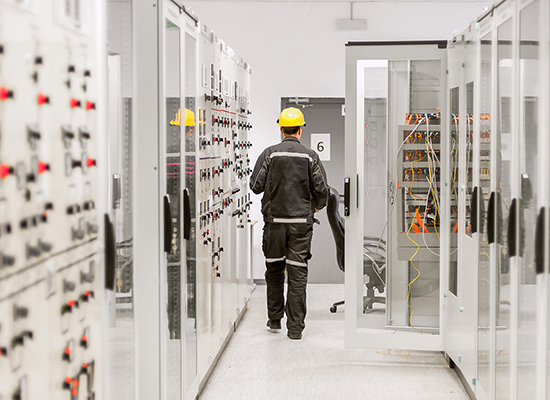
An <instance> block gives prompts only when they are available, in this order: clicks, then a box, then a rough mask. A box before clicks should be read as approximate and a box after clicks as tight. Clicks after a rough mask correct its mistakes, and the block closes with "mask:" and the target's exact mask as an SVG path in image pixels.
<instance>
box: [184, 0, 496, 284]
mask: <svg viewBox="0 0 550 400" xmlns="http://www.w3.org/2000/svg"><path fill="white" fill-rule="evenodd" d="M491 4H492V2H441V3H438V2H355V3H354V9H353V16H354V19H367V20H368V31H362V32H357V31H356V32H353V31H349V32H343V31H338V30H337V29H336V20H338V19H347V18H349V17H350V3H343V2H250V1H241V2H211V1H190V2H186V3H185V5H186V7H188V8H191V9H193V10H194V12H195V14H196V15H197V16H198V17H199V19H200V21H201V22H202V23H204V24H206V25H207V26H208V27H209V28H210V29H212V30H213V31H214V32H215V33H216V34H217V35H218V36H219V37H220V38H221V39H222V40H223V41H225V42H226V43H228V44H229V46H231V47H232V48H233V49H234V50H235V52H236V53H237V54H238V55H239V56H240V57H242V58H244V59H245V60H246V62H248V63H249V64H250V65H251V66H252V80H251V82H252V83H251V86H252V87H251V105H252V107H251V109H252V111H253V115H252V124H253V127H254V129H253V130H252V131H251V132H252V133H251V134H250V140H251V141H252V142H253V144H254V146H253V147H252V149H251V152H250V157H251V159H252V162H254V163H255V162H256V159H257V158H258V156H259V154H260V153H261V152H262V151H263V149H264V148H265V147H267V146H268V145H271V144H274V143H277V142H278V141H279V140H280V133H279V130H278V127H277V125H276V124H275V121H276V120H277V118H278V116H279V112H280V104H281V97H293V96H301V97H344V96H345V93H344V91H345V86H344V78H345V77H344V70H345V65H344V64H345V57H344V54H345V50H344V45H345V43H347V42H348V41H383V40H446V39H448V38H450V37H451V36H452V34H453V32H455V31H462V30H463V29H464V28H466V26H467V25H468V24H469V23H470V21H472V20H473V19H475V18H476V17H477V16H478V15H479V14H481V12H482V11H483V9H484V8H485V7H488V6H490V5H491ZM251 217H252V219H255V220H258V221H260V223H259V224H257V225H256V227H255V237H254V242H255V249H254V264H255V265H254V266H253V268H254V270H253V275H254V278H255V279H261V278H263V273H264V264H263V255H262V252H261V239H262V226H263V224H262V222H261V221H262V216H261V211H260V197H259V196H257V197H256V198H255V202H254V206H253V208H252V212H251ZM330 245H333V244H332V243H331V244H330ZM311 264H312V266H313V264H314V260H312V262H311Z"/></svg>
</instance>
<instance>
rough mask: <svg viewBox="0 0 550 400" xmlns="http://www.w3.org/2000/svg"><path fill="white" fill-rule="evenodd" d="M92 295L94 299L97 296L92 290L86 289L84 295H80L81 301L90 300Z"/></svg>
mask: <svg viewBox="0 0 550 400" xmlns="http://www.w3.org/2000/svg"><path fill="white" fill-rule="evenodd" d="M90 297H91V298H92V299H93V298H94V297H95V294H94V292H93V291H91V290H86V291H85V292H84V293H82V295H81V296H80V301H82V302H87V301H89V300H90Z"/></svg>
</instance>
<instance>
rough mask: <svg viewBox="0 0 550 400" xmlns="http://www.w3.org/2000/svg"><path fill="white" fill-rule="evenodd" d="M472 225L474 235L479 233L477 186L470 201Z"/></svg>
mask: <svg viewBox="0 0 550 400" xmlns="http://www.w3.org/2000/svg"><path fill="white" fill-rule="evenodd" d="M470 212H471V214H470V215H471V218H470V224H471V225H472V234H474V233H476V232H479V229H478V221H479V218H478V213H479V188H478V187H477V186H476V187H475V188H474V191H473V192H472V199H471V200H470Z"/></svg>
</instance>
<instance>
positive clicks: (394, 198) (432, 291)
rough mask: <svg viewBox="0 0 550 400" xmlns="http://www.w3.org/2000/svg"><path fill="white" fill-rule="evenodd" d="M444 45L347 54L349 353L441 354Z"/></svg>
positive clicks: (363, 48) (360, 49)
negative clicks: (400, 351) (407, 351)
mask: <svg viewBox="0 0 550 400" xmlns="http://www.w3.org/2000/svg"><path fill="white" fill-rule="evenodd" d="M444 45H445V43H433V44H426V45H425V46H423V45H419V46H417V45H413V44H411V45H395V46H387V47H385V46H377V45H372V46H371V45H369V44H368V43H367V44H362V45H360V46H357V48H354V49H351V48H348V53H349V54H354V56H355V57H357V58H356V59H355V60H354V61H352V63H353V64H354V65H356V66H357V68H356V70H355V74H354V77H353V78H354V79H353V83H351V84H350V80H348V91H347V93H346V105H347V106H348V107H351V108H353V110H349V108H348V112H347V114H346V160H347V161H348V160H349V157H353V158H354V159H356V160H357V163H356V165H354V166H353V167H352V168H351V169H350V168H349V167H351V163H348V162H346V176H348V177H350V179H349V180H348V181H347V182H348V183H347V184H346V185H348V187H349V188H350V196H349V197H348V200H346V202H347V204H346V209H347V211H349V216H348V217H347V218H346V226H345V229H346V243H345V245H346V255H345V262H346V284H347V285H350V283H351V286H348V287H353V291H352V292H350V291H349V290H346V307H345V309H346V320H347V321H349V320H351V321H353V322H352V323H348V324H347V326H348V327H353V328H352V329H349V328H348V329H347V330H346V343H347V345H348V346H352V347H364V348H367V347H371V348H372V347H374V348H380V347H382V348H384V347H385V348H398V349H399V348H407V349H425V350H436V349H439V348H442V342H443V340H442V336H441V335H440V328H441V326H440V317H441V307H442V304H441V302H440V295H441V292H440V283H441V275H442V270H441V268H440V265H441V264H440V262H441V258H440V246H441V244H440V237H441V235H443V237H448V233H447V232H444V231H445V230H446V229H447V228H446V227H447V226H448V221H446V220H444V218H443V217H442V215H446V213H447V211H446V210H443V211H442V207H443V206H442V204H441V201H442V200H441V199H442V196H441V181H442V179H443V178H442V176H443V172H442V165H443V163H444V159H446V157H447V154H443V151H442V150H443V148H444V143H445V140H447V138H446V135H445V134H446V132H447V127H446V126H444V125H443V124H442V115H443V113H442V111H441V110H442V109H444V108H445V93H446V92H445V79H444V76H445V67H446V57H445V55H446V52H445V48H444ZM378 54H379V55H383V56H382V57H380V58H378V57H376V55H378ZM392 54H395V56H394V58H391V57H390V58H388V55H392ZM405 55H407V56H405ZM348 62H350V58H349V57H348ZM348 78H349V77H348ZM352 86H353V87H354V89H353V92H350V90H349V89H350V87H352ZM351 93H355V94H356V95H354V94H351ZM350 96H351V98H353V99H354V100H351V99H350ZM351 104H354V105H353V106H352V105H351ZM356 116H357V119H355V117H356ZM350 121H353V124H357V125H354V126H353V128H351V129H350V125H351V124H350ZM359 121H360V122H359ZM355 157H356V158H355ZM350 161H351V160H350ZM355 190H357V192H355ZM345 191H346V190H345ZM446 207H448V206H446ZM350 260H352V261H350ZM350 271H353V272H350ZM350 296H351V297H352V298H350ZM372 329H376V331H373V330H372Z"/></svg>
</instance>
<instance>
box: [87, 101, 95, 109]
mask: <svg viewBox="0 0 550 400" xmlns="http://www.w3.org/2000/svg"><path fill="white" fill-rule="evenodd" d="M86 110H88V111H90V110H95V103H92V102H91V101H87V102H86Z"/></svg>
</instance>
